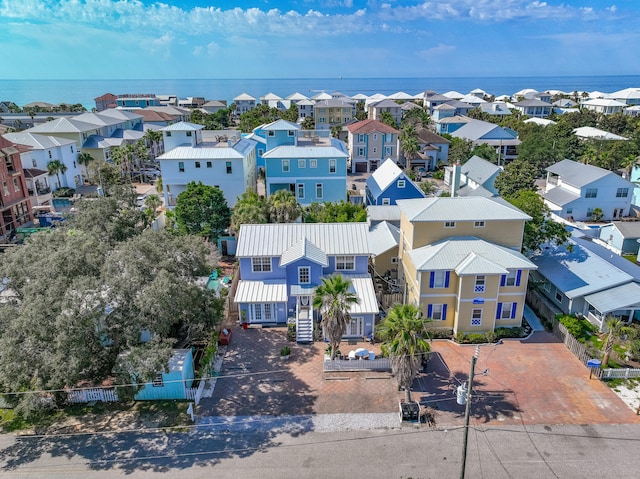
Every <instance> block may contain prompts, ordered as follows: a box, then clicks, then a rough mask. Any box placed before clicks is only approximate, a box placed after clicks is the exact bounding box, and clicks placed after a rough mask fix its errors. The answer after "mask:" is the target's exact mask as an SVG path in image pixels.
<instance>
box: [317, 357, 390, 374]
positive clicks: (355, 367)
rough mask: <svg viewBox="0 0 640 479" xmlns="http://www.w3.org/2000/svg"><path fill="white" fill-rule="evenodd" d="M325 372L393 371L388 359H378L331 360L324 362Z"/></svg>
mask: <svg viewBox="0 0 640 479" xmlns="http://www.w3.org/2000/svg"><path fill="white" fill-rule="evenodd" d="M324 370H325V371H391V361H390V360H389V359H388V358H377V359H352V360H345V359H334V360H333V361H331V360H330V359H329V360H327V361H324Z"/></svg>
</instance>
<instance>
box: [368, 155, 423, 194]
mask: <svg viewBox="0 0 640 479" xmlns="http://www.w3.org/2000/svg"><path fill="white" fill-rule="evenodd" d="M398 179H404V180H405V181H406V182H407V183H409V184H411V185H413V187H414V189H415V190H416V191H418V192H420V193H421V194H422V191H421V190H420V188H419V187H418V186H417V185H416V184H415V183H413V181H411V179H410V178H408V177H407V175H405V174H404V172H403V171H402V170H401V169H400V168H399V167H398V165H396V164H395V162H394V161H393V160H392V159H391V158H387V159H386V160H385V161H383V162H382V164H381V165H380V166H379V167H378V168H377V169H376V171H374V172H373V173H372V174H371V176H369V178H367V180H366V182H365V184H366V186H367V188H368V189H369V191H370V192H371V194H372V195H373V197H374V198H378V196H380V195H381V194H382V193H384V191H385V190H386V189H387V188H389V186H390V185H391V184H392V183H393V182H394V181H396V180H398ZM411 196H413V195H411Z"/></svg>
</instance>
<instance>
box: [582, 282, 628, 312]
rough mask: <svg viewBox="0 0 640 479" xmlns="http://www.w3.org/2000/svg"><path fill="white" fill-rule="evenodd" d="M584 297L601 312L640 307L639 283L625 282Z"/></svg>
mask: <svg viewBox="0 0 640 479" xmlns="http://www.w3.org/2000/svg"><path fill="white" fill-rule="evenodd" d="M584 299H585V301H587V302H588V303H589V304H591V305H592V306H595V308H596V309H597V310H598V311H600V312H601V313H608V312H610V311H617V310H619V309H627V308H629V307H632V306H635V307H636V308H640V285H639V284H638V283H627V284H623V285H620V286H616V287H615V288H610V289H607V290H605V291H600V292H599V293H594V294H589V295H587V296H585V297H584Z"/></svg>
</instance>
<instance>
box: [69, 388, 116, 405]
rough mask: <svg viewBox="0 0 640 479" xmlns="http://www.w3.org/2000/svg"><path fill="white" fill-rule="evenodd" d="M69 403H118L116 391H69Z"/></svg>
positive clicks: (96, 389) (102, 389)
mask: <svg viewBox="0 0 640 479" xmlns="http://www.w3.org/2000/svg"><path fill="white" fill-rule="evenodd" d="M67 401H68V402H69V403H71V404H84V403H88V402H92V401H102V402H118V395H117V394H116V391H115V389H105V388H93V389H71V390H69V391H67Z"/></svg>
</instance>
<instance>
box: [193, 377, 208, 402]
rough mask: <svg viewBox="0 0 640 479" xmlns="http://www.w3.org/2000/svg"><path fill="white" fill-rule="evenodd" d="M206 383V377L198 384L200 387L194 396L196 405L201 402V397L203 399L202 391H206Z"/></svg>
mask: <svg viewBox="0 0 640 479" xmlns="http://www.w3.org/2000/svg"><path fill="white" fill-rule="evenodd" d="M205 383H206V381H205V380H204V379H201V380H200V384H198V389H197V390H196V394H195V396H194V398H193V400H194V401H195V403H196V406H197V405H198V404H200V399H202V392H203V391H204V386H205Z"/></svg>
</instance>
